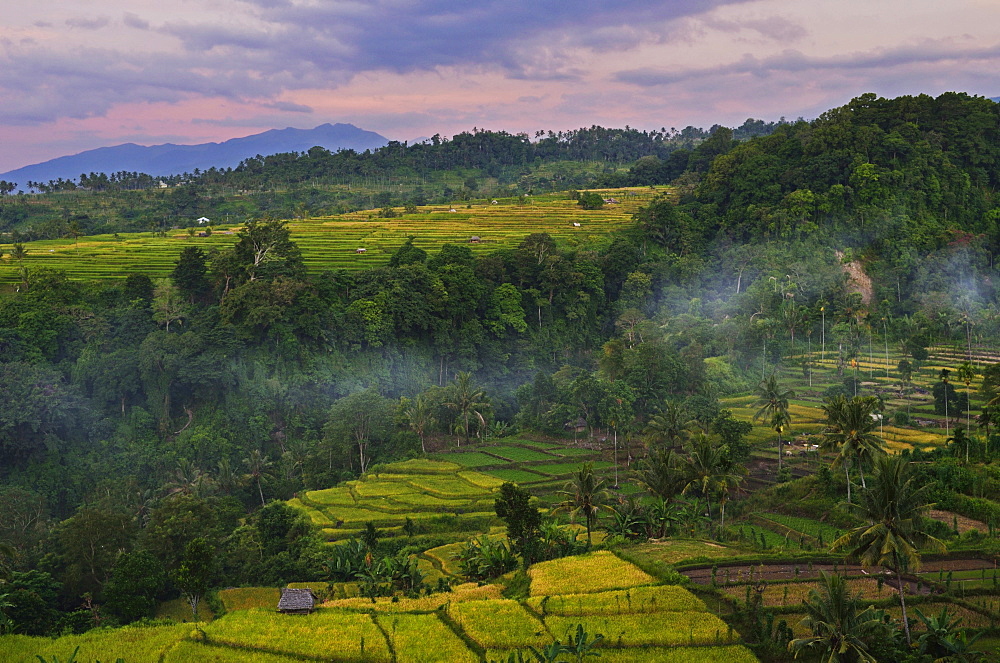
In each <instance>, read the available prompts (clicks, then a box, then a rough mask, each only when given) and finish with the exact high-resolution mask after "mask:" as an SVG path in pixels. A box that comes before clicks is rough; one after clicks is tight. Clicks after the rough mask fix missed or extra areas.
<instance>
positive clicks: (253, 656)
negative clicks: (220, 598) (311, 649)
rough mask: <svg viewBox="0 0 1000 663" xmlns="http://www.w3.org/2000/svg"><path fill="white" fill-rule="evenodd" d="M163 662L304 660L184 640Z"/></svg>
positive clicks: (281, 662)
mask: <svg viewBox="0 0 1000 663" xmlns="http://www.w3.org/2000/svg"><path fill="white" fill-rule="evenodd" d="M125 660H129V659H125ZM163 661H164V663H191V661H198V662H199V663H203V662H204V663H293V662H296V661H298V662H301V661H302V659H301V658H298V657H295V656H285V655H283V654H272V653H268V652H262V651H253V650H250V649H234V648H233V647H226V646H224V645H223V646H219V645H213V644H211V643H206V642H195V641H193V640H182V641H181V642H178V643H177V644H176V645H174V647H173V648H172V649H170V651H168V652H167V654H166V657H165V658H164V659H163Z"/></svg>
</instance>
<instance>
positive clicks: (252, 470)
mask: <svg viewBox="0 0 1000 663" xmlns="http://www.w3.org/2000/svg"><path fill="white" fill-rule="evenodd" d="M243 463H244V464H245V465H246V466H247V473H246V478H247V479H249V480H251V481H253V482H254V483H256V484H257V493H258V494H259V495H260V504H261V506H264V489H263V488H262V487H261V482H262V481H263V480H264V479H266V478H271V477H273V476H274V475H273V474H272V472H271V467H272V466H273V465H274V462H273V461H272V460H271V459H270V458H268V457H267V456H265V455H264V454H263V453H261V451H260V449H254V450H252V451H251V452H250V455H249V456H248V457H247V458H246V460H244V461H243Z"/></svg>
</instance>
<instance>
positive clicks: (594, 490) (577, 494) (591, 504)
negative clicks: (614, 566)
mask: <svg viewBox="0 0 1000 663" xmlns="http://www.w3.org/2000/svg"><path fill="white" fill-rule="evenodd" d="M559 494H560V495H562V496H564V497H565V498H566V499H565V500H563V501H562V502H560V503H559V504H558V505H557V506H556V509H555V511H557V512H559V511H565V512H568V513H569V514H570V516H571V517H573V518H575V517H576V516H578V515H580V514H583V517H584V520H585V522H586V524H587V545H588V546H590V544H591V536H590V534H591V531H592V530H593V528H594V524H595V523H596V522H597V518H598V516H599V515H600V510H601V509H603V508H606V506H605V504H604V503H605V501H606V500H607V498H608V493H607V491H606V490H605V489H604V479H598V478H597V476H596V475H595V474H594V463H593V462H590V463H584V464H583V466H582V467H580V469H579V470H577V471H576V472H574V473H573V474H572V475H571V478H570V480H569V481H568V482H566V486H565V487H564V488H563V490H560V491H559Z"/></svg>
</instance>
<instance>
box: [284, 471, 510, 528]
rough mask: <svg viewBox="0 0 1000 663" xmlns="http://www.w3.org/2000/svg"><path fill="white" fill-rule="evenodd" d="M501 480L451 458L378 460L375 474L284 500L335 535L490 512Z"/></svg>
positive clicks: (481, 514) (466, 517)
mask: <svg viewBox="0 0 1000 663" xmlns="http://www.w3.org/2000/svg"><path fill="white" fill-rule="evenodd" d="M502 483H503V481H502V480H501V479H498V478H497V477H492V476H488V475H485V474H480V473H478V472H472V471H469V470H465V469H463V466H461V465H458V464H456V463H448V462H442V461H431V460H424V459H418V460H411V461H405V462H402V463H395V464H392V465H386V466H382V467H381V468H380V471H379V473H378V474H375V473H370V474H368V475H366V476H365V477H363V478H362V479H360V480H357V481H349V482H347V483H346V484H344V485H341V486H337V487H335V488H328V489H326V490H314V491H310V492H307V493H304V494H303V495H301V496H300V497H298V498H297V499H293V500H290V501H289V502H288V504H289V505H290V506H293V507H295V508H297V509H300V510H301V511H303V512H304V513H306V514H307V515H308V516H309V518H310V519H311V520H312V522H313V523H315V524H317V525H318V526H320V527H321V528H323V532H324V534H325V535H326V536H327V540H329V541H339V540H343V539H345V538H349V537H350V536H353V535H355V534H356V533H357V532H359V531H360V530H361V529H362V527H363V525H364V524H365V523H367V522H371V523H373V524H375V525H376V526H378V527H383V528H387V529H388V530H389V531H390V532H395V531H399V529H400V528H402V526H403V524H404V523H405V520H406V519H407V518H409V519H410V520H412V521H422V520H428V519H433V518H439V517H441V516H442V515H446V514H450V515H453V516H455V517H456V518H458V519H459V520H460V521H461V520H462V519H469V518H480V519H482V518H486V519H489V518H493V517H495V514H494V512H493V497H492V495H493V491H494V490H495V489H496V488H498V487H499V486H500V485H501V484H502Z"/></svg>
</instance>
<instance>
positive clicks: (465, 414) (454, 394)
mask: <svg viewBox="0 0 1000 663" xmlns="http://www.w3.org/2000/svg"><path fill="white" fill-rule="evenodd" d="M444 405H445V407H447V408H450V409H452V410H456V411H457V412H458V414H459V416H460V417H462V434H463V435H464V436H465V442H466V444H468V442H469V440H470V439H471V437H472V436H471V435H470V429H469V419H470V418H475V419H477V420H478V421H479V425H480V426H485V425H486V418H485V417H483V414H482V410H483V409H485V408H486V406H487V405H488V402H487V400H486V392H485V391H483V390H482V389H480V388H479V387H477V386H475V385H474V384H473V383H472V374H471V373H468V372H466V371H461V372H459V373H458V375H456V376H455V382H454V383H453V384H452V385H451V399H450V400H449V401H448V402H446V403H445V404H444Z"/></svg>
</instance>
